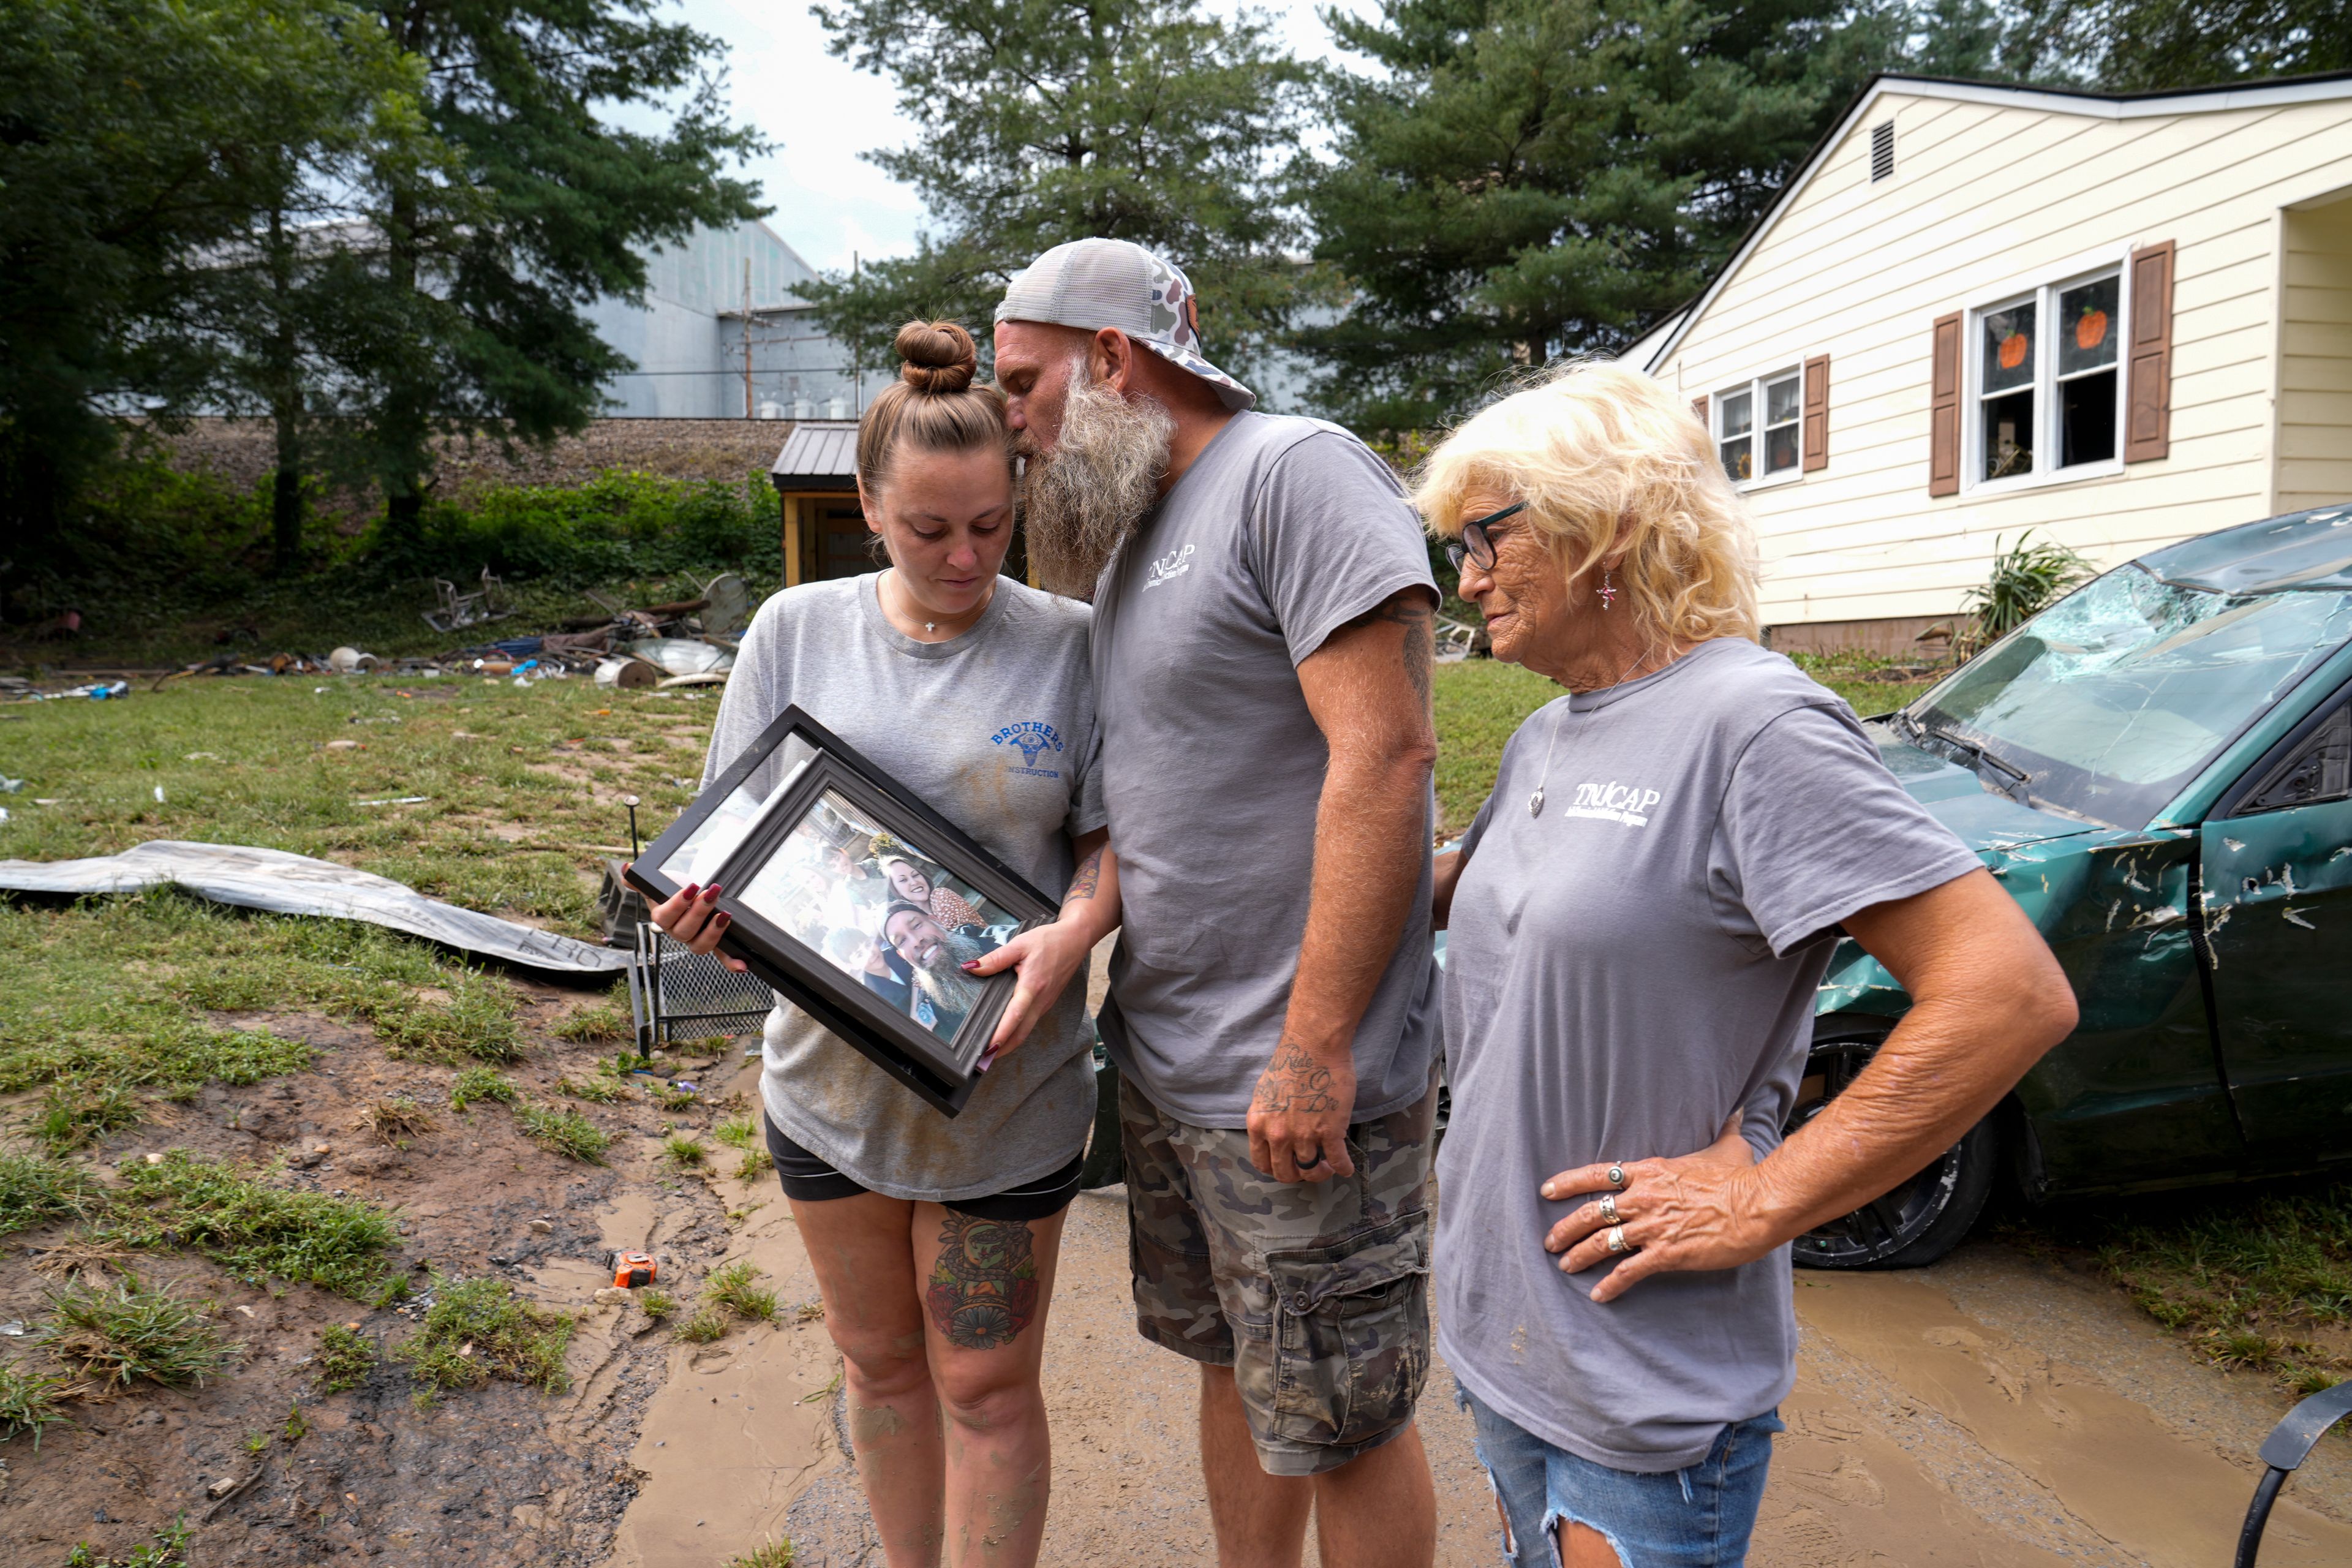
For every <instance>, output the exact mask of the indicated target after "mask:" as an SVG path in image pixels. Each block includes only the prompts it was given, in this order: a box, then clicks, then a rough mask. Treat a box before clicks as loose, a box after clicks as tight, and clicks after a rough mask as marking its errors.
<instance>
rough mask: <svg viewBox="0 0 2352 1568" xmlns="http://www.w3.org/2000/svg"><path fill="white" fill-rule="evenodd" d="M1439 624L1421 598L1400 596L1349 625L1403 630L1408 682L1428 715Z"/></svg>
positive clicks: (1387, 601) (1414, 595)
mask: <svg viewBox="0 0 2352 1568" xmlns="http://www.w3.org/2000/svg"><path fill="white" fill-rule="evenodd" d="M1436 622H1437V616H1436V614H1435V613H1434V612H1433V611H1432V610H1431V609H1430V607H1429V606H1428V605H1424V604H1423V603H1422V602H1421V596H1420V595H1417V594H1399V595H1397V596H1396V597H1394V598H1392V599H1386V600H1383V601H1382V602H1381V603H1380V604H1378V605H1373V606H1372V607H1371V608H1370V609H1369V610H1366V611H1365V612H1364V613H1363V614H1362V615H1360V616H1356V617H1355V618H1354V619H1353V620H1351V621H1349V623H1348V625H1349V626H1372V625H1374V624H1378V625H1381V626H1400V627H1402V628H1403V631H1404V646H1403V653H1404V678H1405V679H1406V680H1407V681H1408V682H1409V683H1410V684H1411V685H1412V690H1413V695H1414V696H1416V697H1418V698H1420V699H1421V706H1422V708H1423V710H1424V711H1426V710H1428V707H1429V703H1430V684H1431V683H1430V674H1429V667H1430V662H1431V658H1432V657H1433V653H1434V649H1435V641H1436Z"/></svg>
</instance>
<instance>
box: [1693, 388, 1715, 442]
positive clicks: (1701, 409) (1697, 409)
mask: <svg viewBox="0 0 2352 1568" xmlns="http://www.w3.org/2000/svg"><path fill="white" fill-rule="evenodd" d="M1691 412H1692V413H1693V414H1696V415H1697V416H1698V422H1699V423H1700V424H1702V425H1706V395H1705V394H1704V393H1702V394H1700V395H1698V396H1696V397H1694V398H1692V399H1691ZM1706 433H1707V435H1708V436H1709V437H1713V436H1714V434H1715V426H1712V425H1707V426H1706Z"/></svg>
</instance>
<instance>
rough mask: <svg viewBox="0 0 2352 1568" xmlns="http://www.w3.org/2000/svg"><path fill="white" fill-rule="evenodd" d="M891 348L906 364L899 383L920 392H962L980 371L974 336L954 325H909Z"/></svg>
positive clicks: (911, 322) (936, 323)
mask: <svg viewBox="0 0 2352 1568" xmlns="http://www.w3.org/2000/svg"><path fill="white" fill-rule="evenodd" d="M890 346H891V348H892V349H894V350H896V351H897V353H898V357H899V358H900V359H902V360H904V361H906V362H907V363H904V364H902V365H900V366H899V367H898V379H899V380H901V381H903V382H905V383H906V384H908V386H911V387H913V388H914V389H915V390H916V391H917V392H930V393H940V392H961V391H962V390H964V388H966V387H968V386H970V385H971V378H972V376H973V375H974V374H977V373H978V372H979V370H980V354H979V352H978V351H977V350H975V349H974V348H973V347H972V342H971V333H970V332H967V331H964V330H963V329H962V328H961V327H959V326H957V325H956V324H955V323H954V322H953V321H929V322H925V321H909V322H908V323H907V324H906V325H905V326H903V327H900V328H899V329H898V337H897V338H896V339H895V340H893V341H892V342H891V344H890Z"/></svg>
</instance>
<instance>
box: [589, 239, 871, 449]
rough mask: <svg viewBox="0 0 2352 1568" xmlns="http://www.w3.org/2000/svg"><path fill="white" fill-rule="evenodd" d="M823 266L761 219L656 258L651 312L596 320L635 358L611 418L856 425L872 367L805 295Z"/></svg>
mask: <svg viewBox="0 0 2352 1568" xmlns="http://www.w3.org/2000/svg"><path fill="white" fill-rule="evenodd" d="M815 278H816V270H815V268H812V267H811V266H809V264H808V263H807V262H805V261H803V260H802V259H801V258H800V255H799V253H798V252H796V251H794V250H793V247H791V246H789V245H787V244H785V243H784V242H783V240H782V237H779V236H778V235H777V234H776V232H775V231H774V230H773V229H772V228H770V227H769V226H767V225H766V224H764V223H761V222H759V221H757V220H752V221H751V222H746V223H742V224H739V225H737V226H735V227H734V228H732V229H713V228H698V229H697V230H695V232H694V233H693V235H692V236H691V237H688V239H687V240H686V242H685V243H684V244H683V245H679V246H676V247H669V248H666V249H661V250H656V251H655V252H653V253H652V254H651V255H649V256H648V257H647V258H646V292H645V301H644V303H642V304H636V305H632V304H629V303H627V302H626V301H625V300H615V299H604V300H597V301H596V302H595V303H594V304H593V305H592V306H590V307H589V308H588V310H587V311H586V312H585V314H586V315H587V317H588V319H589V321H591V322H592V323H593V325H594V326H595V329H596V331H597V333H598V335H600V336H601V337H603V338H604V341H605V342H608V343H610V344H612V345H613V346H614V348H616V349H618V350H620V351H621V353H625V354H626V355H628V356H629V357H630V358H631V359H633V360H635V362H636V366H637V368H636V369H635V370H633V371H630V372H629V373H627V374H624V375H619V376H615V377H614V378H613V380H612V381H611V382H610V383H609V384H607V386H606V388H605V390H606V392H607V394H608V395H610V396H611V397H612V399H613V405H612V406H611V407H610V408H609V409H608V410H607V412H608V413H609V414H610V415H612V416H615V417H619V418H636V419H730V418H731V419H744V418H761V419H826V418H831V419H854V418H856V416H857V415H858V413H859V412H860V411H861V410H862V409H863V408H864V407H865V401H866V399H865V391H866V385H867V384H869V383H870V384H873V385H876V386H879V385H880V384H881V382H880V380H879V379H878V378H877V377H876V376H875V374H874V373H873V369H872V367H871V366H866V367H861V366H859V365H858V364H856V363H855V361H854V360H853V358H852V356H851V355H850V353H849V352H848V350H847V349H845V348H844V347H843V346H842V345H840V344H839V343H836V342H834V341H833V339H832V338H830V337H828V336H826V335H825V333H824V329H823V328H821V327H819V326H818V325H817V324H816V322H815V321H814V320H813V319H812V318H811V316H810V313H809V308H808V306H807V305H806V304H804V303H803V302H802V300H801V299H800V297H799V294H798V292H797V290H798V289H799V288H800V286H801V285H802V284H803V283H808V282H813V281H814V279H815Z"/></svg>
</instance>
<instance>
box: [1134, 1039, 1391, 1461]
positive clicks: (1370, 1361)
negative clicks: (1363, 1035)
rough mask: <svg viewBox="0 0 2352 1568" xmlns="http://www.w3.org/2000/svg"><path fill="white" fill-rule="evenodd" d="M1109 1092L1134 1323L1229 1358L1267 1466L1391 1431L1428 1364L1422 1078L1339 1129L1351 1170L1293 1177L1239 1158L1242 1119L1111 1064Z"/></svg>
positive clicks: (1193, 1351) (1180, 1345)
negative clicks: (1167, 1103) (1119, 1146)
mask: <svg viewBox="0 0 2352 1568" xmlns="http://www.w3.org/2000/svg"><path fill="white" fill-rule="evenodd" d="M1432 1081H1433V1084H1434V1079H1433V1080H1432ZM1118 1095H1119V1099H1118V1110H1119V1122H1120V1127H1121V1131H1122V1133H1123V1135H1124V1142H1125V1145H1126V1154H1127V1212H1128V1260H1129V1268H1130V1269H1131V1270H1132V1272H1133V1274H1134V1277H1135V1317H1136V1327H1137V1328H1138V1329H1139V1331H1141V1332H1142V1334H1143V1337H1144V1338H1145V1339H1148V1340H1150V1341H1151V1342H1154V1343H1156V1344H1161V1345H1165V1346H1167V1347H1168V1348H1169V1349H1170V1350H1172V1351H1175V1352H1178V1353H1179V1354H1181V1355H1188V1356H1191V1357H1192V1359H1193V1360H1195V1361H1200V1362H1206V1363H1209V1364H1210V1365H1212V1366H1230V1367H1232V1368H1233V1369H1234V1386H1235V1387H1236V1388H1237V1389H1238V1390H1239V1392H1240V1394H1241V1398H1242V1408H1243V1410H1244V1413H1245V1414H1246V1415H1247V1416H1248V1420H1249V1429H1250V1437H1251V1439H1252V1441H1253V1442H1255V1445H1256V1447H1257V1454H1258V1460H1259V1463H1261V1464H1262V1465H1264V1466H1265V1469H1266V1472H1267V1473H1268V1474H1270V1475H1277V1476H1311V1475H1316V1474H1318V1473H1320V1472H1322V1471H1325V1470H1329V1469H1333V1468H1337V1467H1339V1466H1340V1465H1344V1464H1346V1463H1347V1462H1348V1461H1349V1460H1350V1459H1352V1458H1355V1457H1356V1456H1357V1455H1359V1454H1362V1453H1365V1452H1368V1451H1370V1449H1373V1448H1377V1447H1380V1446H1381V1444H1383V1443H1385V1442H1387V1441H1389V1440H1390V1439H1391V1438H1392V1437H1395V1436H1398V1435H1399V1434H1401V1433H1402V1432H1403V1431H1404V1429H1405V1428H1406V1426H1409V1425H1410V1424H1411V1423H1412V1411H1413V1405H1414V1403H1415V1402H1416V1401H1417V1400H1418V1399H1419V1398H1420V1397H1421V1387H1422V1384H1423V1380H1424V1379H1425V1378H1426V1377H1427V1376H1428V1373H1429V1348H1430V1347H1429V1290H1428V1284H1429V1240H1430V1215H1429V1163H1430V1121H1431V1115H1432V1113H1433V1110H1434V1109H1435V1107H1436V1104H1437V1096H1436V1093H1435V1091H1434V1088H1433V1089H1432V1092H1431V1093H1429V1094H1428V1095H1425V1096H1423V1099H1422V1100H1420V1101H1419V1102H1418V1103H1416V1104H1413V1105H1411V1106H1408V1107H1406V1108H1405V1109H1404V1110H1400V1111H1397V1112H1394V1113H1393V1114H1391V1115H1388V1116H1383V1117H1381V1118H1379V1119H1378V1120H1376V1121H1362V1122H1358V1123H1356V1124H1355V1125H1354V1126H1351V1127H1349V1129H1348V1152H1349V1154H1350V1155H1352V1156H1353V1157H1354V1160H1355V1163H1356V1173H1355V1174H1354V1175H1353V1176H1348V1177H1334V1178H1332V1179H1331V1180H1329V1181H1327V1182H1313V1183H1299V1184H1283V1183H1281V1182H1277V1181H1276V1180H1275V1179H1274V1178H1273V1177H1271V1176H1268V1175H1265V1174H1263V1173H1260V1172H1259V1171H1258V1169H1257V1168H1256V1167H1255V1166H1254V1165H1252V1164H1251V1163H1250V1151H1249V1134H1248V1133H1247V1132H1244V1131H1234V1130H1231V1129H1226V1128H1215V1127H1194V1126H1192V1125H1191V1124H1190V1123H1187V1122H1182V1121H1176V1120H1175V1119H1174V1118H1172V1117H1170V1116H1167V1115H1165V1114H1163V1113H1162V1112H1161V1111H1160V1109H1159V1108H1158V1107H1156V1106H1154V1105H1153V1104H1152V1103H1151V1102H1150V1100H1147V1099H1145V1098H1144V1097H1143V1095H1142V1094H1141V1092H1140V1091H1139V1090H1138V1089H1136V1088H1135V1086H1134V1085H1133V1084H1131V1083H1129V1082H1128V1081H1126V1080H1125V1079H1121V1080H1120V1083H1119V1089H1118Z"/></svg>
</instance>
